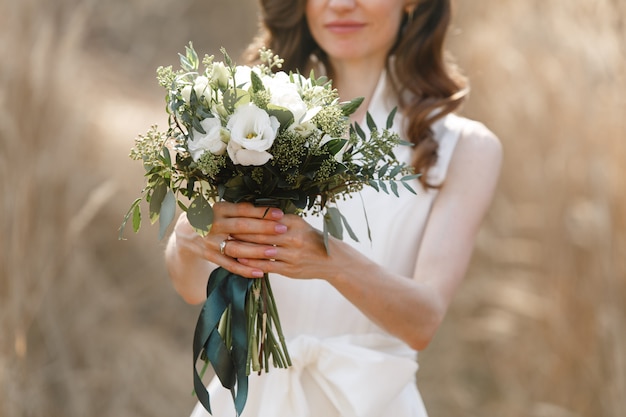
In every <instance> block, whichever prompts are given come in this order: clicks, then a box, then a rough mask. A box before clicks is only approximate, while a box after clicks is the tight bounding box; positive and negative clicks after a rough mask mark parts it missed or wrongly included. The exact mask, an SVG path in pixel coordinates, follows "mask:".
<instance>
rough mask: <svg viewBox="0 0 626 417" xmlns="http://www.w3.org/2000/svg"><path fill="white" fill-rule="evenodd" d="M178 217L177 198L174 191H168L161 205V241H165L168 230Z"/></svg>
mask: <svg viewBox="0 0 626 417" xmlns="http://www.w3.org/2000/svg"><path fill="white" fill-rule="evenodd" d="M175 215H176V197H175V196H174V193H173V192H172V190H168V191H167V193H166V194H165V198H164V199H163V203H162V204H161V214H160V215H159V239H163V237H164V236H165V233H166V232H167V228H168V227H169V225H170V224H171V223H172V221H173V220H174V216H175Z"/></svg>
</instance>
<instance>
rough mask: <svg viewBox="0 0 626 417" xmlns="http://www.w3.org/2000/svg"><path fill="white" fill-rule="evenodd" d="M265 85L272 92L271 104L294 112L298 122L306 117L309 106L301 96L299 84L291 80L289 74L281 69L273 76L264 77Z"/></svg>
mask: <svg viewBox="0 0 626 417" xmlns="http://www.w3.org/2000/svg"><path fill="white" fill-rule="evenodd" d="M263 85H264V86H265V88H266V89H267V90H269V92H270V104H274V105H276V106H280V107H284V108H286V109H287V110H289V111H291V113H293V117H294V120H295V121H296V123H298V122H300V120H301V119H302V118H303V117H304V115H305V113H306V111H307V106H306V104H305V103H304V100H302V97H300V93H299V92H298V86H297V85H296V84H294V83H292V82H291V80H290V79H289V75H287V74H286V73H285V72H283V71H280V72H277V73H276V74H274V75H273V76H269V75H266V76H264V77H263Z"/></svg>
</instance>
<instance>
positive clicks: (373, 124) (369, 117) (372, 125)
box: [365, 112, 377, 132]
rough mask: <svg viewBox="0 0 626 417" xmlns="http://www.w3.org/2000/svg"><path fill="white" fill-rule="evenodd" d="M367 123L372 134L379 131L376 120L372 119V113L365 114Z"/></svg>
mask: <svg viewBox="0 0 626 417" xmlns="http://www.w3.org/2000/svg"><path fill="white" fill-rule="evenodd" d="M365 121H366V122H367V127H368V128H369V129H370V132H373V131H374V130H376V129H377V128H376V122H374V119H373V118H372V115H371V114H370V112H367V113H365Z"/></svg>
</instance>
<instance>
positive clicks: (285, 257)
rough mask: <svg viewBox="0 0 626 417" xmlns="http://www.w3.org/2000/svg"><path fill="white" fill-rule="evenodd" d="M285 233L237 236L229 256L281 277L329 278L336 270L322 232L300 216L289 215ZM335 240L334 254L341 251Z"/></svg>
mask: <svg viewBox="0 0 626 417" xmlns="http://www.w3.org/2000/svg"><path fill="white" fill-rule="evenodd" d="M279 224H280V225H282V226H284V227H285V231H284V232H283V233H281V234H279V235H276V234H273V235H270V234H264V233H245V234H234V235H232V236H233V237H234V238H235V241H233V242H231V243H232V245H231V243H229V244H228V246H230V250H229V251H228V254H229V255H232V256H235V257H236V258H237V259H238V262H239V263H241V264H243V265H246V266H248V267H251V268H257V269H260V270H262V271H264V272H272V273H277V274H281V275H284V276H287V277H290V278H329V277H330V276H331V275H333V273H334V272H333V271H335V270H336V267H335V266H334V265H335V264H334V260H336V259H340V258H339V257H334V256H333V257H331V256H329V255H328V254H327V252H326V247H325V246H324V238H323V235H322V233H321V232H320V231H319V230H317V229H315V228H313V227H312V226H311V225H310V224H309V223H307V222H306V221H305V220H304V219H302V218H301V217H300V216H296V215H293V214H288V215H285V216H284V217H283V218H282V219H281V220H280V223H279ZM337 243H338V242H336V241H335V240H334V239H332V238H331V241H330V242H329V244H330V245H331V247H332V249H331V253H332V254H333V255H335V254H336V252H337V250H339V249H338V248H335V245H337Z"/></svg>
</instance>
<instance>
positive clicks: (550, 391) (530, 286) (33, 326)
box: [0, 0, 626, 417]
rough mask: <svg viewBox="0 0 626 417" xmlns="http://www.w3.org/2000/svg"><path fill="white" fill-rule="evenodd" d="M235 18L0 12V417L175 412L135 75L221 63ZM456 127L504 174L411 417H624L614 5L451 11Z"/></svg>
mask: <svg viewBox="0 0 626 417" xmlns="http://www.w3.org/2000/svg"><path fill="white" fill-rule="evenodd" d="M255 26H256V9H255V5H254V2H253V1H252V0H231V1H227V0H219V1H218V0H212V1H210V2H209V1H206V0H205V1H203V2H202V1H193V0H179V1H174V0H151V1H148V0H109V1H107V2H96V1H92V0H55V1H45V0H0V56H2V61H1V63H0V231H1V233H0V417H21V416H24V417H26V416H28V417H31V416H32V417H35V416H42V417H84V416H98V417H105V416H115V417H125V416H128V417H131V416H135V417H136V416H151V417H157V416H163V417H165V416H168V417H169V416H185V415H187V414H188V413H189V410H190V408H191V406H192V404H193V402H194V401H193V397H192V396H191V395H190V392H191V378H190V377H191V374H190V362H191V354H190V351H189V349H190V339H191V333H192V329H193V325H194V320H195V318H196V314H197V308H196V307H190V306H187V305H185V304H184V303H183V302H182V301H181V300H180V299H179V298H178V297H177V296H176V294H175V293H174V291H173V290H172V288H171V286H170V284H169V282H168V280H167V277H166V275H165V272H164V266H163V261H162V255H161V254H162V250H163V243H162V242H158V241H157V239H156V234H155V232H156V231H155V230H151V229H150V228H144V229H143V230H142V232H141V233H140V234H138V235H132V234H129V235H128V236H127V237H128V240H126V241H118V240H117V227H118V225H119V222H120V220H121V218H122V216H123V213H124V211H125V209H126V208H127V206H128V204H129V203H130V202H131V201H132V199H133V197H134V195H135V194H136V193H137V192H138V191H139V190H140V188H141V186H142V179H141V167H139V166H135V165H136V164H135V163H134V162H133V161H130V160H129V159H128V158H127V157H126V155H127V153H128V149H129V147H130V146H131V144H132V139H133V137H134V136H135V135H136V134H137V133H140V132H143V131H145V130H146V128H147V127H148V126H149V125H150V124H152V123H155V122H159V123H161V124H163V123H164V117H163V112H162V108H163V98H162V94H161V91H160V90H159V87H158V86H157V85H156V82H154V68H155V67H156V66H157V65H160V64H169V63H175V59H176V53H177V52H178V51H180V50H181V49H182V47H183V46H184V44H186V43H187V41H189V40H193V41H194V44H195V45H196V48H197V49H198V50H200V51H207V52H212V53H214V52H216V51H217V50H218V48H219V46H222V45H224V46H226V47H227V48H228V49H229V51H231V53H232V54H233V55H236V54H237V53H239V52H240V51H241V50H242V48H243V47H244V45H245V43H246V42H247V40H248V39H249V38H250V36H252V34H253V33H254V31H255ZM450 49H451V50H452V51H453V52H454V54H455V55H456V57H457V59H458V62H459V64H460V65H461V66H462V67H463V68H464V69H465V72H466V73H467V74H468V76H469V77H470V79H471V81H472V96H471V99H470V101H469V102H468V104H467V105H466V106H465V108H464V109H463V113H464V114H466V115H468V116H470V117H474V118H477V119H479V120H481V121H483V122H485V123H486V124H487V125H488V126H490V127H491V128H492V129H493V130H494V131H495V132H496V133H497V134H498V135H499V136H500V138H501V139H502V141H503V144H504V148H505V165H504V171H503V175H502V178H501V182H500V186H499V189H498V193H497V195H496V198H495V201H494V204H493V207H492V210H491V212H490V214H489V216H488V218H487V220H486V222H485V224H484V228H483V230H482V232H481V234H480V237H479V241H478V245H477V249H476V255H475V257H474V260H473V262H472V265H471V268H470V272H469V274H468V277H467V280H466V281H465V283H464V284H463V286H462V288H461V291H460V293H459V295H458V297H457V298H456V300H455V303H454V305H453V307H452V309H451V311H450V313H449V316H448V318H447V320H446V322H445V323H444V325H443V327H442V329H441V331H440V332H439V334H438V335H437V338H436V340H435V341H434V342H433V344H432V345H431V346H430V347H429V348H428V349H427V350H426V351H425V352H423V353H422V354H421V356H420V364H421V369H420V372H419V373H418V379H419V384H420V388H421V391H422V393H423V396H424V398H425V401H426V403H427V406H428V408H429V409H430V414H431V416H432V417H453V416H455V417H456V416H464V417H474V416H475V417H500V416H504V417H509V416H510V417H518V416H519V417H621V416H623V415H624V412H625V411H624V410H626V312H625V308H624V305H625V304H626V255H625V254H626V163H625V162H626V144H625V141H624V136H626V121H625V119H626V117H625V116H626V97H625V95H626V52H625V51H626V3H624V1H623V0H570V1H563V2H558V4H557V2H556V1H554V0H553V1H545V0H544V1H539V0H528V1H517V0H482V1H468V0H458V11H457V19H456V23H455V28H454V32H453V36H452V37H451V42H450Z"/></svg>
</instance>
